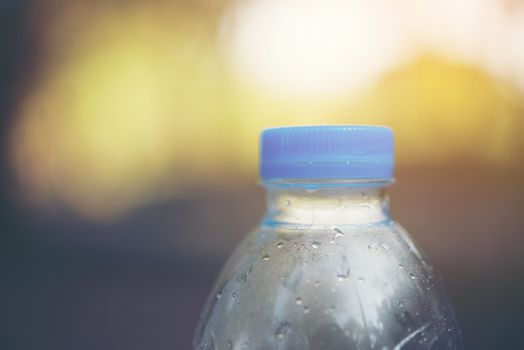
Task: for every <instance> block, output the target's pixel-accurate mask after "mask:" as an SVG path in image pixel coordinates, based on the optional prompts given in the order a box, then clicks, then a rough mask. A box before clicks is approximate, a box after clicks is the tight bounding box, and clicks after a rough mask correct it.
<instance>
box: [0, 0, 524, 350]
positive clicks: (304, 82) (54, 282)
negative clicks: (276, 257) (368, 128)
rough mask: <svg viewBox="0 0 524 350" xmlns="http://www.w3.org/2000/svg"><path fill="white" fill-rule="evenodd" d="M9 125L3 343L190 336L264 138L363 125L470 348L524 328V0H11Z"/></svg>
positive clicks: (5, 41)
mask: <svg viewBox="0 0 524 350" xmlns="http://www.w3.org/2000/svg"><path fill="white" fill-rule="evenodd" d="M0 122H1V128H0V141H1V145H2V148H1V150H2V152H1V162H0V164H1V165H0V166H1V177H0V186H1V194H2V195H1V198H0V208H1V213H0V218H1V227H0V348H2V349H55V350H60V349H76V350H82V349H190V347H191V337H192V332H193V329H194V326H195V324H196V321H197V319H198V316H199V312H200V308H201V306H202V303H203V302H204V299H205V297H206V294H207V292H208V290H209V288H210V287H211V285H212V283H213V280H214V277H215V276H216V274H217V273H218V271H219V269H220V267H221V265H222V264H223V262H224V260H225V259H226V257H227V256H228V254H229V253H230V252H231V250H232V249H233V247H234V246H235V244H236V243H237V242H238V241H239V240H240V239H241V237H243V235H245V234H246V232H247V231H248V230H249V229H250V228H251V227H252V226H253V225H255V223H256V222H257V221H258V220H259V219H260V217H261V215H262V213H263V211H264V206H265V203H264V191H263V189H262V188H261V187H259V186H258V185H257V161H258V159H257V148H258V134H259V132H260V131H261V130H262V129H263V128H266V127H271V126H280V125H304V124H359V123H360V124H386V125H389V126H391V127H392V128H393V129H394V131H395V136H396V156H397V164H398V166H397V171H396V178H397V183H396V184H395V186H393V187H392V188H391V194H392V206H393V211H394V215H395V217H396V219H397V220H398V221H400V222H401V223H402V224H403V225H404V226H405V227H406V228H407V229H408V230H409V231H410V232H411V233H412V235H413V236H414V238H415V240H416V241H417V242H418V243H419V245H420V246H421V247H422V249H423V250H424V251H425V252H426V253H427V255H428V256H429V259H430V260H431V261H432V263H433V264H434V265H435V267H436V270H437V271H438V272H439V274H440V275H441V276H442V279H443V283H444V286H445V288H446V290H447V292H448V295H449V297H450V299H451V300H452V302H453V304H454V305H455V308H456V312H457V316H458V319H459V322H460V324H461V326H462V328H463V333H464V341H465V345H466V347H467V348H468V349H516V348H519V347H520V346H521V344H522V341H521V340H522V336H521V334H522V327H523V326H524V322H523V321H522V313H523V312H524V301H523V300H522V295H524V273H523V272H522V271H523V268H524V183H523V179H524V164H523V160H524V136H523V133H524V1H522V0H462V1H452V0H440V1H420V0H402V1H396V2H391V1H385V0H367V1H362V0H344V1H343V0H171V1H167V0H154V1H143V0H128V1H123V0H110V1H101V0H95V1H86V0H52V1H51V0H49V1H45V2H42V1H36V0H34V1H33V0H1V1H0Z"/></svg>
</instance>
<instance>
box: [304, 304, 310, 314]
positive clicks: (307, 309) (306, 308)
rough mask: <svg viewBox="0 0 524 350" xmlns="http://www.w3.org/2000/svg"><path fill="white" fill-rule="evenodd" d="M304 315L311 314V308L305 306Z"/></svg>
mask: <svg viewBox="0 0 524 350" xmlns="http://www.w3.org/2000/svg"><path fill="white" fill-rule="evenodd" d="M304 313H305V314H309V306H304Z"/></svg>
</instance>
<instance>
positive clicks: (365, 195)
mask: <svg viewBox="0 0 524 350" xmlns="http://www.w3.org/2000/svg"><path fill="white" fill-rule="evenodd" d="M390 183H391V182H390V181H377V182H362V181H346V182H344V183H337V182H331V181H326V182H314V183H312V182H309V183H301V182H296V181H282V182H278V183H266V184H264V186H265V187H266V190H267V215H266V217H265V219H264V222H266V223H267V224H289V225H307V226H320V227H322V226H329V225H354V224H356V225H361V224H373V223H377V222H382V221H389V220H391V216H390V209H389V199H388V196H387V194H386V190H385V188H386V186H388V185H389V184H390Z"/></svg>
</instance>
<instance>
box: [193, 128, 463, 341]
mask: <svg viewBox="0 0 524 350" xmlns="http://www.w3.org/2000/svg"><path fill="white" fill-rule="evenodd" d="M393 165H394V157H393V133H392V131H391V129H389V128H387V127H379V126H311V127H289V128H274V129H267V130H265V131H264V132H263V133H262V136H261V159H260V175H261V178H262V183H263V185H264V187H265V188H266V190H267V205H268V208H267V213H266V215H265V217H264V218H263V220H262V222H261V223H260V224H259V226H258V227H256V228H255V229H254V230H253V231H252V232H251V233H250V234H248V235H247V236H246V238H245V239H244V240H243V241H242V242H241V243H240V245H239V246H238V247H237V249H236V250H235V252H234V253H233V255H232V256H231V257H230V258H229V260H228V262H227V263H226V265H225V267H224V268H223V270H222V272H221V274H220V276H219V278H218V281H217V282H216V285H215V287H214V288H213V291H212V292H211V295H210V296H209V299H208V301H207V303H206V305H205V307H204V310H203V312H202V316H201V320H200V324H199V325H198V327H197V332H196V335H195V339H194V347H195V348H196V349H199V350H201V349H219V350H222V349H250V350H251V349H256V350H258V349H297V350H306V349H315V350H317V349H329V350H332V349H346V350H348V349H379V350H385V349H390V350H397V349H462V348H463V346H462V341H461V337H460V331H459V329H458V328H457V323H456V320H455V316H454V313H453V310H452V307H451V305H450V304H449V302H448V300H447V298H446V296H445V295H444V293H443V290H442V289H441V287H440V286H439V282H438V280H437V279H436V278H435V275H434V274H433V270H432V268H431V266H430V265H428V263H427V261H426V260H425V258H424V257H423V256H422V255H421V253H420V251H419V249H418V248H417V247H416V246H415V245H414V243H413V241H412V239H411V237H410V236H409V235H408V233H407V232H406V231H405V230H404V229H403V228H402V227H401V226H400V225H399V224H397V223H396V222H395V221H393V219H392V218H391V216H390V210H389V202H388V197H387V196H386V194H385V189H386V187H387V186H388V185H390V184H391V182H392V179H393ZM239 215H242V213H239ZM231 219H232V220H234V218H231Z"/></svg>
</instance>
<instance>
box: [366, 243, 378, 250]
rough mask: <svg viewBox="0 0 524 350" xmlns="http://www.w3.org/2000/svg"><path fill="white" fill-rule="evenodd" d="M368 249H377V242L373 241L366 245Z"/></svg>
mask: <svg viewBox="0 0 524 350" xmlns="http://www.w3.org/2000/svg"><path fill="white" fill-rule="evenodd" d="M368 249H369V250H377V249H378V244H377V243H375V242H372V243H370V244H369V245H368Z"/></svg>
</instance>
